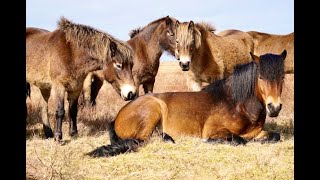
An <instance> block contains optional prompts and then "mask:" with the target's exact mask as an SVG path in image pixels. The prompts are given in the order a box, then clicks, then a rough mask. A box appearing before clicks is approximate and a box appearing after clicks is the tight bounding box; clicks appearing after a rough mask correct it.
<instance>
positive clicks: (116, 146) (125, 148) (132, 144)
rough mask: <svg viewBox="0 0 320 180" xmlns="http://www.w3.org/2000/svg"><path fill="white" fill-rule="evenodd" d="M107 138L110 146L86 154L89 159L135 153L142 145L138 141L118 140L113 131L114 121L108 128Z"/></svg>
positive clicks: (140, 141)
mask: <svg viewBox="0 0 320 180" xmlns="http://www.w3.org/2000/svg"><path fill="white" fill-rule="evenodd" d="M109 137H110V142H111V144H109V145H106V146H101V147H98V148H97V149H95V150H93V151H91V152H89V153H87V154H86V155H88V156H91V157H109V156H116V155H119V154H123V153H127V152H132V151H136V150H137V149H138V147H140V146H141V145H142V143H143V141H142V140H138V139H120V138H119V137H118V136H117V134H116V132H115V130H114V121H112V122H111V123H110V126H109Z"/></svg>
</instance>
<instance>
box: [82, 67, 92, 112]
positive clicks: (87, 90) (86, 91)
mask: <svg viewBox="0 0 320 180" xmlns="http://www.w3.org/2000/svg"><path fill="white" fill-rule="evenodd" d="M92 80H93V73H92V72H90V73H89V74H88V75H87V77H86V78H85V79H84V81H83V90H82V97H83V101H84V103H85V106H86V107H89V105H90V99H91V86H92V83H93V82H92Z"/></svg>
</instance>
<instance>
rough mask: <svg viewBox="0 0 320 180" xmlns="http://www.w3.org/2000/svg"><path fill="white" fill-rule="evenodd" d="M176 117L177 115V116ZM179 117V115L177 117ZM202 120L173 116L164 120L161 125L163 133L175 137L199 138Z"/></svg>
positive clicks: (194, 117)
mask: <svg viewBox="0 0 320 180" xmlns="http://www.w3.org/2000/svg"><path fill="white" fill-rule="evenodd" d="M177 115H178V114H177ZM169 116H170V115H169ZM178 116H179V115H178ZM201 122H202V120H201V119H197V117H196V116H183V115H181V116H179V117H177V116H174V117H169V118H168V119H167V120H164V121H163V122H162V123H161V124H162V127H163V132H165V133H167V134H168V135H170V136H172V137H173V138H176V137H201V133H202V123H201Z"/></svg>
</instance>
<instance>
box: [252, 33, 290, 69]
mask: <svg viewBox="0 0 320 180" xmlns="http://www.w3.org/2000/svg"><path fill="white" fill-rule="evenodd" d="M247 33H248V34H249V35H250V36H251V37H252V38H253V42H254V54H256V55H261V54H265V53H275V54H278V53H281V52H282V51H283V50H284V49H285V50H286V51H288V56H287V58H286V62H285V64H284V72H285V73H286V74H293V73H294V32H292V33H290V34H286V35H277V34H268V33H263V32H257V31H249V32H247Z"/></svg>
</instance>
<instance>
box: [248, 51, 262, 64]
mask: <svg viewBox="0 0 320 180" xmlns="http://www.w3.org/2000/svg"><path fill="white" fill-rule="evenodd" d="M250 56H251V58H252V60H253V61H254V62H255V63H257V64H258V63H259V61H260V57H258V56H256V55H254V54H253V53H252V52H250Z"/></svg>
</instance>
